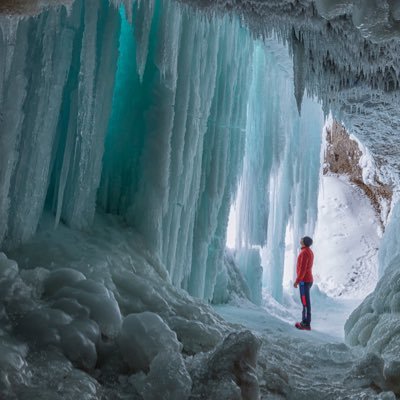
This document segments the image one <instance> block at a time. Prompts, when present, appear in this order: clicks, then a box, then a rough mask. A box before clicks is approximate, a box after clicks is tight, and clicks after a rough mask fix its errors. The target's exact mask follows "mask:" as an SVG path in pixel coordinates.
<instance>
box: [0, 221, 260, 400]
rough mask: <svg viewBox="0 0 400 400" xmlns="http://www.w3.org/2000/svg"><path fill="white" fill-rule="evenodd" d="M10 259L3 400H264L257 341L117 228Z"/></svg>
mask: <svg viewBox="0 0 400 400" xmlns="http://www.w3.org/2000/svg"><path fill="white" fill-rule="evenodd" d="M10 257H12V258H14V259H16V260H17V262H18V263H17V262H16V261H12V260H11V259H10V258H7V257H6V256H5V255H4V254H3V253H0V301H1V303H0V310H1V313H0V318H1V325H2V330H1V331H0V350H1V352H0V367H1V368H0V371H1V372H0V397H2V396H4V397H2V398H7V399H10V400H11V399H19V400H22V399H31V398H35V395H36V396H38V397H40V398H52V399H64V400H65V399H77V398H79V399H94V398H100V397H101V398H104V399H119V398H121V397H120V396H123V395H126V394H128V393H130V394H131V396H133V397H130V398H133V399H136V398H143V399H160V398H161V394H162V396H163V397H162V398H163V399H171V400H172V399H188V398H189V396H190V395H191V394H193V393H196V394H198V395H201V396H203V397H202V398H207V399H222V398H232V399H236V398H237V399H241V398H245V399H256V398H258V391H259V388H258V381H257V378H256V376H255V373H254V369H255V366H256V359H257V352H258V349H259V346H260V342H259V339H257V338H256V337H255V336H254V335H253V334H252V333H250V332H249V331H247V332H246V331H242V332H240V331H239V332H238V331H236V332H235V331H234V329H233V328H232V327H231V326H229V325H228V324H227V323H226V322H224V321H223V320H222V319H221V318H220V317H219V316H217V315H216V314H215V313H214V312H213V310H212V309H211V308H210V307H209V306H207V305H205V304H204V303H201V302H200V301H197V300H194V299H193V298H191V297H190V296H188V295H187V294H186V293H185V292H183V291H181V290H178V289H176V288H174V287H173V286H172V285H171V284H170V283H168V282H167V281H168V277H167V272H166V269H165V267H164V266H163V265H161V264H160V262H159V261H158V260H156V259H154V257H153V256H152V255H151V254H150V253H149V252H148V251H147V250H146V248H144V247H143V245H142V244H141V238H140V237H139V236H138V235H137V234H135V232H134V231H132V230H131V229H128V228H126V227H124V226H123V224H121V223H120V222H118V220H117V219H116V218H111V217H110V218H108V217H97V218H96V221H95V224H94V227H93V229H92V230H91V232H90V233H83V232H78V231H74V230H71V229H67V228H65V227H60V228H59V229H58V230H57V231H55V232H54V231H46V230H44V231H43V232H42V233H40V234H38V235H37V236H36V237H35V239H34V240H33V241H31V242H29V243H28V244H26V245H25V246H23V247H21V248H19V249H18V250H17V251H15V253H13V254H12V255H10ZM16 337H17V338H18V339H16ZM166 371H168V373H166ZM51 382H57V384H51Z"/></svg>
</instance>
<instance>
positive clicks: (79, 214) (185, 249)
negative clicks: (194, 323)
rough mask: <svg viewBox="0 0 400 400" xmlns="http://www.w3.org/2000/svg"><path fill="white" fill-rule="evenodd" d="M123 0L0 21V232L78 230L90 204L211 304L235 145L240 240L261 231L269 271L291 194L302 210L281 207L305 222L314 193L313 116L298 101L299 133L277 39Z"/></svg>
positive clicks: (169, 5)
mask: <svg viewBox="0 0 400 400" xmlns="http://www.w3.org/2000/svg"><path fill="white" fill-rule="evenodd" d="M124 4H125V5H124V6H123V7H120V8H115V7H113V6H111V5H110V4H109V3H108V2H106V1H103V2H96V1H88V2H82V1H75V2H74V3H73V5H72V6H71V8H70V9H69V10H68V11H69V12H67V10H66V9H64V8H58V9H50V10H48V11H45V12H43V13H42V14H40V15H39V16H38V17H37V18H36V19H33V18H31V19H26V20H20V19H18V18H15V17H14V18H6V17H3V20H2V23H1V27H2V37H1V39H2V40H1V47H0V49H1V50H0V51H1V52H2V54H4V55H5V59H6V60H7V62H5V63H2V65H1V67H2V72H1V77H2V80H1V86H0V89H1V90H0V93H1V105H2V109H3V110H5V111H4V118H3V123H2V131H3V132H4V134H2V135H1V139H0V140H1V141H2V144H3V146H2V149H4V157H2V161H1V162H2V164H3V168H2V169H1V171H2V175H1V182H0V183H1V188H2V191H3V193H2V196H1V207H0V216H1V218H0V222H1V224H0V225H1V227H2V231H1V235H0V240H1V242H3V246H4V247H5V248H15V247H16V246H18V245H19V244H20V243H23V242H25V241H26V240H28V239H29V238H31V237H32V235H34V233H35V232H36V230H37V227H38V225H39V222H40V219H41V216H42V213H43V211H51V212H52V213H53V214H54V217H55V218H54V219H55V220H54V224H55V226H57V225H58V224H59V223H60V221H61V222H63V223H65V224H67V225H69V226H71V227H75V228H79V229H82V228H86V227H89V226H90V225H91V223H92V220H93V217H94V214H95V211H96V206H99V207H101V208H102V209H103V210H105V211H106V212H108V213H113V214H118V215H121V216H123V217H124V218H125V220H126V222H127V223H128V224H129V225H131V226H133V227H134V228H135V229H136V230H137V231H138V232H139V233H140V234H141V235H142V236H143V238H144V240H145V242H146V246H147V247H148V248H149V249H150V251H151V252H152V253H153V254H154V255H156V256H157V257H159V259H160V261H161V262H162V263H163V264H165V265H166V267H167V269H168V272H169V279H170V280H171V282H172V283H173V284H174V285H175V286H178V287H182V288H184V289H186V290H187V291H188V292H189V293H191V294H192V295H194V296H196V297H200V298H204V299H208V300H211V299H212V297H213V291H214V286H215V284H216V279H217V275H218V274H219V272H220V269H221V268H223V264H224V263H223V257H224V247H225V242H226V229H227V221H228V215H229V210H230V205H231V203H232V200H233V198H234V197H235V196H236V189H237V186H238V182H239V179H240V177H241V176H242V171H243V158H244V155H245V153H246V157H245V160H246V162H245V170H244V172H243V178H241V193H242V196H241V197H242V200H243V201H242V203H243V206H242V209H243V210H244V211H243V212H242V217H241V223H240V229H241V230H242V231H243V238H242V239H241V241H242V242H243V243H246V246H251V245H260V244H262V243H266V241H267V235H268V237H269V239H268V240H269V242H268V243H269V248H270V249H271V251H273V252H276V254H274V255H273V262H271V265H272V264H273V265H274V267H273V268H272V267H271V271H273V270H275V269H276V268H277V267H278V266H279V265H280V263H281V262H282V259H283V257H281V256H282V254H281V253H282V251H281V250H282V248H281V247H282V246H281V244H282V240H283V239H284V237H282V234H284V231H285V229H286V228H285V227H286V225H287V223H288V220H289V218H290V217H291V216H293V215H294V213H293V211H294V210H295V208H294V207H292V206H291V205H290V202H298V204H300V203H301V201H302V200H301V198H302V199H304V204H303V203H301V204H300V206H301V207H302V208H304V207H306V208H308V209H309V210H310V213H311V214H310V215H309V216H306V215H305V214H304V213H303V214H304V215H302V216H301V217H298V216H297V217H296V216H295V217H294V218H297V219H298V220H299V223H300V224H302V225H304V224H305V223H306V222H307V223H310V226H312V221H313V219H314V217H315V210H316V209H315V207H314V202H313V200H312V195H313V193H314V189H313V184H312V183H310V182H309V181H308V179H309V175H308V172H307V173H305V174H304V173H303V172H302V169H304V171H309V170H310V171H311V169H309V164H307V162H305V161H306V159H307V157H311V158H312V157H314V158H312V160H314V159H315V155H318V154H319V150H318V146H319V144H318V143H319V142H318V140H317V139H315V137H314V132H317V131H318V129H319V125H320V121H319V120H318V118H320V112H319V111H314V109H312V107H311V108H310V109H309V110H307V109H306V107H307V105H306V103H307V101H308V100H307V101H306V103H305V105H304V110H303V115H309V118H311V120H312V122H310V123H312V124H314V123H315V131H310V133H309V136H304V138H303V139H301V135H302V134H303V133H302V132H305V129H308V127H305V126H304V127H302V124H303V125H304V120H303V119H302V118H299V116H298V109H300V106H301V98H302V96H303V90H302V89H301V85H300V89H299V86H298V85H297V84H296V82H297V81H296V79H297V78H296V74H293V72H292V68H293V67H292V63H291V61H290V57H289V55H288V54H287V50H285V49H284V47H283V46H282V45H279V44H278V43H277V41H276V40H270V41H269V44H268V45H265V44H262V42H257V43H258V44H257V48H256V50H254V43H255V40H254V37H253V36H252V35H251V34H250V33H249V31H248V30H247V29H246V28H245V27H243V26H242V24H241V22H240V20H239V19H238V18H236V17H230V16H224V17H222V16H218V17H217V16H214V17H213V18H208V17H207V16H206V15H203V14H198V13H197V12H196V11H194V10H193V9H191V8H187V7H185V6H182V5H180V4H178V3H175V2H168V1H148V2H136V1H133V2H126V3H124ZM116 5H118V2H117V3H116ZM171 21H174V23H173V24H171ZM32 37H34V38H36V39H35V40H32V39H31V38H32ZM28 38H29V40H28ZM31 41H32V43H33V45H31ZM15 49H17V50H18V51H14V50H15ZM293 81H294V84H293ZM15 88H16V89H15ZM295 88H297V89H296V90H295ZM303 89H304V88H303ZM293 92H295V94H296V96H297V103H296V100H295V96H293ZM315 110H318V106H315ZM310 113H311V114H310ZM311 115H313V116H314V115H317V117H316V119H315V118H314V117H311ZM284 116H285V117H284ZM317 120H318V121H317ZM300 140H306V141H307V142H308V145H307V148H304V151H303V153H304V155H305V157H306V158H304V160H303V159H302V158H301V157H302V156H301V154H302V152H298V151H297V150H296V147H299V143H300ZM296 154H298V155H299V157H300V158H299V157H297V156H296V157H295V158H296V160H297V161H295V159H294V158H293V159H292V160H291V158H292V156H294V155H296ZM292 161H294V162H293V163H292ZM303 161H304V162H305V163H304V165H302V163H303ZM310 162H311V165H312V166H314V161H310ZM288 168H289V169H288ZM315 171H317V168H315ZM311 176H312V177H313V179H314V182H317V180H318V177H317V174H315V173H312V172H311V175H310V177H311ZM272 180H273V185H272V183H271V182H272ZM285 182H287V183H285ZM309 183H310V184H311V186H310V185H309ZM292 186H293V188H291V187H292ZM314 186H315V185H314ZM268 191H269V197H270V198H271V199H272V200H271V199H268V195H267V193H268ZM296 193H298V194H296ZM300 193H302V194H301V195H300ZM310 193H311V197H310ZM246 196H248V197H249V198H250V199H251V201H250V202H249V201H247V200H246V199H245V197H246ZM315 198H316V193H315ZM271 202H272V204H273V207H271V208H270V207H269V203H271ZM277 204H280V205H282V206H283V207H281V206H279V207H277V206H276V205H277ZM305 204H307V206H305ZM246 213H252V215H251V217H250V218H248V216H246V215H245V214H246ZM296 213H297V211H296ZM296 215H297V214H296ZM299 215H300V214H299ZM268 219H270V220H271V221H273V223H272V224H271V225H268V229H267V223H268V221H267V220H268ZM295 224H296V226H298V223H297V220H296V222H295ZM299 226H300V225H299ZM302 229H303V228H299V230H300V231H301V230H302ZM282 232H283V233H282ZM278 268H279V267H278ZM271 274H272V275H271V277H269V279H273V280H274V285H273V286H279V279H280V278H279V276H280V275H279V274H278V275H277V276H275V273H274V272H271Z"/></svg>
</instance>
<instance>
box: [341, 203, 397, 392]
mask: <svg viewBox="0 0 400 400" xmlns="http://www.w3.org/2000/svg"><path fill="white" fill-rule="evenodd" d="M399 218H400V203H399V202H397V203H396V205H395V206H394V208H393V210H392V213H391V216H390V220H389V225H388V227H387V229H386V231H385V235H384V238H383V240H382V246H381V248H380V251H379V267H380V273H381V275H383V276H382V277H381V279H380V280H379V282H378V284H377V287H376V289H375V291H374V292H373V293H371V294H370V295H369V296H368V297H367V298H366V299H365V300H364V302H363V303H362V304H361V305H360V306H359V307H358V308H357V309H356V310H355V311H354V312H353V313H352V314H351V315H350V317H349V319H348V321H347V322H346V325H345V334H346V342H347V343H348V344H350V345H352V346H360V347H363V348H365V354H366V356H365V358H366V365H367V364H373V366H370V367H369V368H373V369H374V374H375V376H376V384H377V385H378V386H379V387H381V388H382V389H390V390H392V391H393V392H395V393H396V394H400V253H399V248H400V246H399V238H400V232H399V230H400V227H399V224H398V221H399ZM368 360H369V361H368Z"/></svg>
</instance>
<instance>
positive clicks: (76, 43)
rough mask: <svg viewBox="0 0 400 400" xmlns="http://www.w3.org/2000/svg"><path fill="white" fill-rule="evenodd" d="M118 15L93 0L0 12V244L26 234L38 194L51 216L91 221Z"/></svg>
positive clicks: (39, 206) (35, 217)
mask: <svg viewBox="0 0 400 400" xmlns="http://www.w3.org/2000/svg"><path fill="white" fill-rule="evenodd" d="M119 24H120V18H119V15H118V13H117V11H116V10H115V9H113V8H110V7H109V6H108V2H106V1H103V2H98V1H95V0H93V1H92V0H89V1H87V2H84V3H83V2H75V3H74V7H73V8H72V9H71V10H70V13H69V14H67V11H66V10H65V9H64V8H60V9H51V10H49V11H46V12H44V13H42V14H41V15H40V16H38V17H37V18H35V19H34V18H30V19H18V18H9V17H1V22H0V27H1V32H0V59H1V60H2V62H1V63H0V107H1V110H2V115H1V126H0V129H1V132H0V133H1V134H0V143H1V144H0V148H1V161H0V163H1V165H0V171H1V172H0V188H1V189H0V190H1V195H0V226H1V228H0V242H2V243H3V246H4V247H6V248H9V247H15V246H16V245H18V244H19V243H21V242H23V241H26V240H27V239H29V238H30V237H32V235H33V234H34V233H35V232H36V229H37V226H38V223H39V220H40V217H41V215H42V212H43V209H44V206H45V203H46V199H47V203H48V204H47V207H48V208H51V209H53V210H54V213H55V220H56V224H57V223H58V221H59V220H60V219H62V220H63V221H64V222H66V223H68V224H70V225H72V226H76V227H84V226H87V225H88V224H89V223H90V222H91V220H92V218H93V215H94V209H95V202H96V190H97V187H98V182H99V179H100V171H101V158H102V149H103V141H104V135H105V132H106V128H107V122H108V117H109V113H110V108H111V97H112V91H113V80H114V79H113V77H114V73H115V68H116V62H117V55H118V53H117V49H118V32H119ZM100 26H101V27H103V29H99V27H100ZM105 77H107V78H106V79H105Z"/></svg>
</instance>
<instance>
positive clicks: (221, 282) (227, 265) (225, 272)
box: [212, 249, 261, 304]
mask: <svg viewBox="0 0 400 400" xmlns="http://www.w3.org/2000/svg"><path fill="white" fill-rule="evenodd" d="M260 283H261V280H260ZM236 296H237V297H241V298H247V299H249V300H250V296H251V295H250V289H249V286H248V284H247V282H246V280H245V278H244V277H243V275H242V274H241V272H240V270H239V268H238V266H237V265H236V261H235V253H234V252H231V251H230V250H228V249H227V250H226V251H225V256H224V263H223V265H221V268H220V270H219V272H218V275H217V281H216V283H215V287H214V293H213V299H212V302H213V304H222V303H227V302H229V301H230V300H233V299H234V298H235V297H236Z"/></svg>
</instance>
